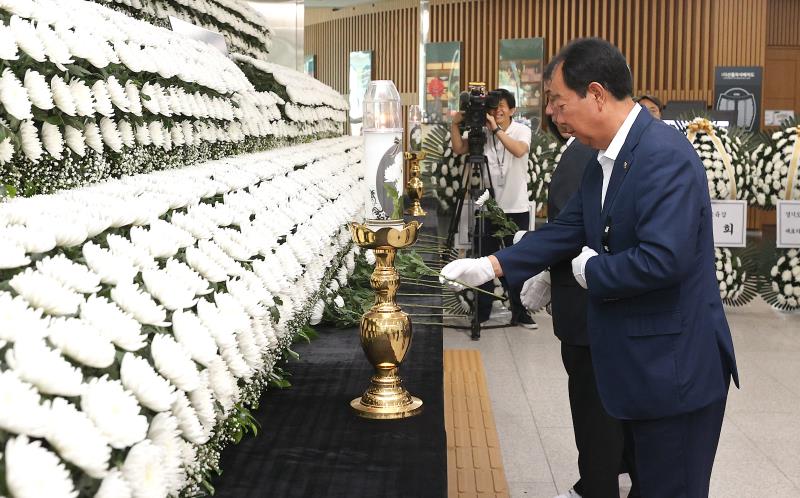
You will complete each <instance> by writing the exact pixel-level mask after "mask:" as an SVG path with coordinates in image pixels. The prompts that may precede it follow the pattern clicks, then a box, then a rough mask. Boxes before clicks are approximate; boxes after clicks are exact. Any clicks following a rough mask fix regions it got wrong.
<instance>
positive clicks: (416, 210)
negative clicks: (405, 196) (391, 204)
mask: <svg viewBox="0 0 800 498" xmlns="http://www.w3.org/2000/svg"><path fill="white" fill-rule="evenodd" d="M405 214H410V215H411V216H425V215H426V214H428V213H427V212H426V211H425V210H424V209H422V206H420V205H419V199H415V200H414V204H412V205H411V207H410V208H408V209H406V211H405Z"/></svg>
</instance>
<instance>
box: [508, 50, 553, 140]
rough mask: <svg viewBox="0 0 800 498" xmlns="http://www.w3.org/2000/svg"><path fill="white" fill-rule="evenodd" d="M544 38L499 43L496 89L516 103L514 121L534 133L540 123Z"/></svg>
mask: <svg viewBox="0 0 800 498" xmlns="http://www.w3.org/2000/svg"><path fill="white" fill-rule="evenodd" d="M543 70H544V38H518V39H513V40H500V65H499V74H498V78H497V81H498V87H500V88H505V89H506V90H508V91H509V92H511V95H513V96H514V100H516V104H517V111H516V112H515V113H514V121H518V122H521V123H523V124H524V125H526V126H528V128H530V129H531V130H536V129H538V128H539V127H540V126H541V122H542V102H543V101H544V98H543V88H542V71H543Z"/></svg>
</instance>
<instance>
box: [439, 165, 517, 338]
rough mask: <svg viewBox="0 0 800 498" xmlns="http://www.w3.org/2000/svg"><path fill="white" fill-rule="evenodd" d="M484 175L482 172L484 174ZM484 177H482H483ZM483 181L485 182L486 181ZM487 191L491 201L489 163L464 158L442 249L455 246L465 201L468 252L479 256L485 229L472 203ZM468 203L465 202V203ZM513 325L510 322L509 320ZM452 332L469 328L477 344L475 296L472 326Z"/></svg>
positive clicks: (494, 326) (479, 333)
mask: <svg viewBox="0 0 800 498" xmlns="http://www.w3.org/2000/svg"><path fill="white" fill-rule="evenodd" d="M484 171H485V172H484ZM484 175H485V176H484ZM473 178H478V182H477V185H476V186H474V187H473V185H472V180H473ZM485 179H488V181H486V180H485ZM487 189H488V190H489V194H490V195H491V196H492V197H494V185H493V184H492V175H491V173H490V172H489V161H488V160H487V158H486V156H485V155H484V154H482V153H481V154H474V153H472V151H471V152H470V153H469V154H467V160H466V161H465V163H464V167H463V169H462V172H461V183H460V184H459V189H458V192H457V193H456V207H455V211H454V213H453V217H452V218H451V219H450V226H449V227H448V230H447V240H446V247H453V244H454V242H455V235H456V232H457V231H458V222H459V221H460V219H461V213H462V211H463V209H464V203H465V201H466V202H467V204H468V207H467V209H468V210H469V211H468V213H469V216H468V222H467V223H468V225H469V230H470V235H471V240H472V241H473V244H472V248H473V251H474V252H475V256H483V238H484V235H485V233H484V229H485V224H486V222H485V220H481V222H480V223H476V222H475V221H476V220H475V219H476V215H475V213H476V210H475V204H474V203H475V200H476V199H477V198H478V197H479V196H480V195H481V194H482V193H483V191H484V190H487ZM467 199H469V200H467ZM512 324H513V319H512ZM505 326H506V325H505V324H504V325H490V326H487V327H483V328H487V329H493V328H502V327H505ZM452 328H469V329H470V331H471V334H470V337H471V338H472V340H474V341H477V340H478V339H480V338H481V323H480V320H479V319H478V294H477V293H476V294H475V299H473V300H472V322H471V324H470V326H469V327H463V326H453V327H452Z"/></svg>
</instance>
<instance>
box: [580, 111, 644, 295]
mask: <svg viewBox="0 0 800 498" xmlns="http://www.w3.org/2000/svg"><path fill="white" fill-rule="evenodd" d="M641 110H642V107H641V106H639V105H638V104H634V105H633V109H631V110H630V112H629V113H628V117H626V118H625V121H623V122H622V126H620V127H619V129H618V130H617V133H616V135H614V138H613V139H611V143H610V144H608V148H606V149H605V150H600V151H598V152H597V162H599V163H600V167H602V168H603V192H602V194H601V197H600V208H602V207H603V204H605V202H606V191H607V190H608V183H609V181H610V180H611V172H612V171H613V170H614V162H615V161H616V160H617V156H618V155H619V152H620V151H621V150H622V146H623V145H625V140H626V139H627V138H628V133H630V131H631V127H632V126H633V122H634V121H636V116H638V115H639V111H641ZM594 256H597V252H595V251H594V250H592V249H590V248H588V247H584V248H583V250H582V251H581V253H580V254H579V255H578V256H577V257H575V259H573V260H572V274H573V275H574V276H575V280H577V281H578V284H580V286H581V287H583V288H584V289H586V288H587V283H586V262H587V261H589V259H590V258H593V257H594Z"/></svg>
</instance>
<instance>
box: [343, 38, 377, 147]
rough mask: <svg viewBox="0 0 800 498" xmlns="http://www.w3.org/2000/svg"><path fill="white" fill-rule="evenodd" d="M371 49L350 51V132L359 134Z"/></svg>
mask: <svg viewBox="0 0 800 498" xmlns="http://www.w3.org/2000/svg"><path fill="white" fill-rule="evenodd" d="M372 58H373V57H372V51H371V50H365V51H359V52H350V66H349V72H348V83H349V84H348V92H349V95H348V100H349V102H350V111H349V112H350V134H351V135H353V136H359V135H361V123H362V121H363V118H364V116H363V114H364V94H365V93H367V87H368V86H369V82H370V81H372V79H373V78H372Z"/></svg>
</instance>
